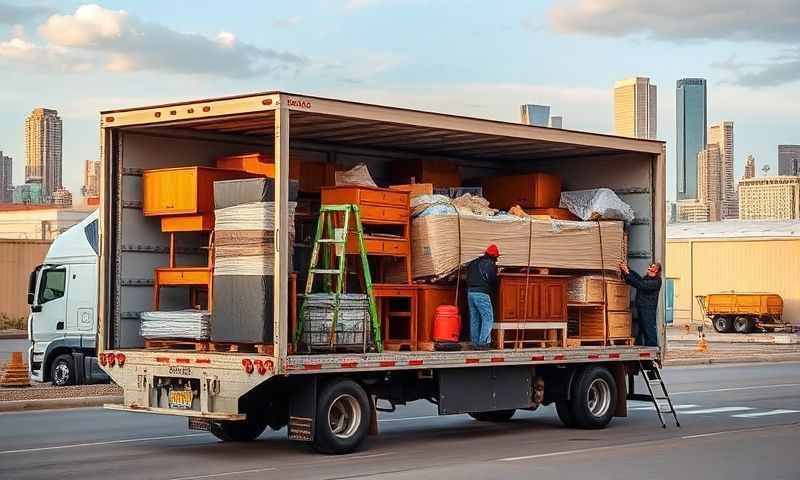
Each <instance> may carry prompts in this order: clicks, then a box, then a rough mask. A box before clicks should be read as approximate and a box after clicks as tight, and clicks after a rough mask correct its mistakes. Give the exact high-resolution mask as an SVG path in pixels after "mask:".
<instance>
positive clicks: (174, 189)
mask: <svg viewBox="0 0 800 480" xmlns="http://www.w3.org/2000/svg"><path fill="white" fill-rule="evenodd" d="M143 180H144V182H143V183H144V214H145V215H179V214H192V213H197V210H198V209H197V170H196V169H194V168H186V169H169V170H155V171H149V172H145V173H144V178H143Z"/></svg>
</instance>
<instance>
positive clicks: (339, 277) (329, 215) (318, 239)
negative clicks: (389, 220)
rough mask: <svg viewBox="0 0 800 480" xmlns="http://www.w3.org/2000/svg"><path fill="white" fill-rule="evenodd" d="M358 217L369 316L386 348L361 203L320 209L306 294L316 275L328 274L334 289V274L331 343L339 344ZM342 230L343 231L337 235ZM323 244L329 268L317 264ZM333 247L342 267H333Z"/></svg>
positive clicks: (300, 323) (380, 346) (376, 339)
mask: <svg viewBox="0 0 800 480" xmlns="http://www.w3.org/2000/svg"><path fill="white" fill-rule="evenodd" d="M337 217H342V218H343V222H342V226H341V227H340V228H337V227H335V226H334V221H335V219H336V218H337ZM351 218H352V219H353V221H354V226H355V233H356V237H357V239H358V250H359V258H360V260H361V266H362V268H363V282H364V289H365V290H366V292H365V293H366V294H367V299H368V302H369V316H370V321H371V326H372V338H373V341H374V342H375V349H376V350H377V351H378V352H382V351H383V342H382V341H381V328H380V320H379V318H378V311H377V307H376V303H375V295H374V294H373V291H372V276H371V275H370V272H369V262H368V260H367V250H366V248H365V246H364V229H363V226H362V224H361V212H360V210H359V208H358V205H352V204H346V205H322V206H321V207H320V211H319V219H318V220H317V231H316V233H315V234H314V246H313V248H312V250H311V261H310V265H309V269H308V278H307V280H306V288H305V291H304V293H305V295H306V296H308V295H309V294H310V293H311V291H312V290H313V288H314V277H315V275H326V277H325V287H326V290H327V291H329V292H330V290H331V282H330V280H331V278H335V280H336V282H335V288H334V291H333V295H334V297H333V321H332V323H331V338H330V347H331V348H334V347H335V342H336V322H337V320H338V318H339V306H340V300H341V295H342V294H343V293H344V286H345V276H346V274H347V272H346V269H347V260H346V257H347V251H346V250H347V236H348V234H349V233H350V220H351ZM323 231H324V232H326V238H323V237H322V232H323ZM337 232H341V235H337ZM320 246H325V247H326V248H325V252H324V253H325V255H324V260H323V262H324V263H325V265H324V267H325V268H317V266H318V264H319V257H320ZM331 247H333V248H332V250H333V253H334V256H335V257H338V262H339V263H338V267H337V268H330V263H331V262H330V250H331ZM305 303H306V302H305V299H304V300H303V304H302V306H301V308H300V314H299V318H298V319H297V331H296V332H295V337H294V349H295V351H297V347H298V345H299V344H300V339H301V336H302V332H303V321H304V318H305V307H306V305H305Z"/></svg>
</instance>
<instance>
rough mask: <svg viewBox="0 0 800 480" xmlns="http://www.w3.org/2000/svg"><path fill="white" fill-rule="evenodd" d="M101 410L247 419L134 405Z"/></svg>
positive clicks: (113, 406)
mask: <svg viewBox="0 0 800 480" xmlns="http://www.w3.org/2000/svg"><path fill="white" fill-rule="evenodd" d="M103 408H105V409H107V410H118V411H121V412H133V413H153V414H157V415H173V416H174V415H177V416H181V417H197V418H208V419H211V420H232V421H237V420H244V419H245V418H247V416H246V415H244V414H242V413H216V412H206V413H203V412H197V411H194V410H177V409H174V408H156V407H139V406H136V405H127V406H126V405H116V404H106V405H103Z"/></svg>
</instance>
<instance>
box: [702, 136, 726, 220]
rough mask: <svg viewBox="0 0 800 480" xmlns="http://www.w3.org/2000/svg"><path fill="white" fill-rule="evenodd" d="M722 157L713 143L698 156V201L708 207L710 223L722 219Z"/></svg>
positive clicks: (717, 146)
mask: <svg viewBox="0 0 800 480" xmlns="http://www.w3.org/2000/svg"><path fill="white" fill-rule="evenodd" d="M721 157H722V155H721V154H720V149H719V145H717V144H715V143H712V144H709V145H706V148H704V149H703V150H700V153H698V154H697V201H698V202H700V203H703V204H705V205H706V206H707V207H708V221H709V222H718V221H720V220H721V219H722V158H721Z"/></svg>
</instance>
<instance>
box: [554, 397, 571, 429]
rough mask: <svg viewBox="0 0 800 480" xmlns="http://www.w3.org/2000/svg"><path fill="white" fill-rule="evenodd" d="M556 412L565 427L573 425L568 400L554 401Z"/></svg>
mask: <svg viewBox="0 0 800 480" xmlns="http://www.w3.org/2000/svg"><path fill="white" fill-rule="evenodd" d="M556 413H557V414H558V419H559V420H561V423H563V424H564V426H565V427H567V428H574V427H575V415H574V414H573V413H572V410H571V409H570V406H569V401H568V400H557V401H556Z"/></svg>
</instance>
